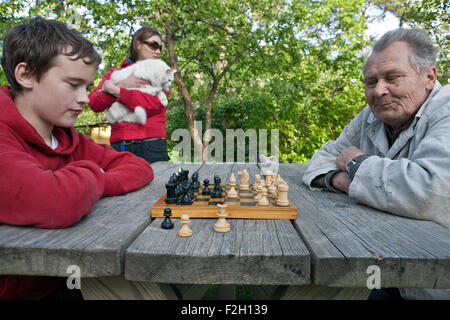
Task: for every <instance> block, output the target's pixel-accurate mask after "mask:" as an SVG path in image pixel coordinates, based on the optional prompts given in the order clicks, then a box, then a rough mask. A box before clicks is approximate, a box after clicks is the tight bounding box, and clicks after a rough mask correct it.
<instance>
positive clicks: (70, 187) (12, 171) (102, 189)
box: [0, 86, 154, 299]
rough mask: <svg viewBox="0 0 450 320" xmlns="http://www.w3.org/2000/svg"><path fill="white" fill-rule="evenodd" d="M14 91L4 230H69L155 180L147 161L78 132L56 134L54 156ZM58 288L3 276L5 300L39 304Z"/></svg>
mask: <svg viewBox="0 0 450 320" xmlns="http://www.w3.org/2000/svg"><path fill="white" fill-rule="evenodd" d="M9 89H10V88H9V87H7V86H1V87H0V168H1V171H2V172H1V174H0V224H1V223H5V224H11V225H33V226H36V227H38V228H49V229H56V228H66V227H69V226H71V225H73V224H74V223H76V222H78V221H79V220H80V219H81V218H82V217H83V216H85V215H87V214H89V213H90V212H91V210H92V207H93V205H94V204H95V203H96V202H97V201H98V200H99V199H100V198H101V197H102V196H113V195H118V194H122V193H126V192H130V191H134V190H137V189H139V188H141V187H142V186H144V185H146V184H147V183H149V182H150V181H152V180H153V177H154V176H153V169H152V167H151V166H150V165H149V164H148V163H147V162H146V161H145V160H144V159H141V158H138V157H136V156H134V155H133V154H131V153H129V152H116V151H115V150H114V149H113V148H111V147H110V146H108V145H100V144H96V143H95V142H94V141H93V140H92V139H91V138H89V137H86V136H84V135H82V134H81V133H79V132H78V131H76V130H75V129H74V128H67V129H65V128H60V127H55V128H54V129H53V135H54V136H55V137H56V139H57V140H58V147H57V148H56V149H55V150H53V149H52V148H50V147H49V146H47V144H46V143H45V142H44V140H43V139H42V138H41V136H40V135H39V134H38V133H37V131H36V130H35V129H34V128H33V127H32V126H31V124H30V123H29V122H28V121H26V120H25V119H24V118H23V117H22V116H21V114H20V113H19V111H18V110H17V108H16V106H15V104H14V101H13V100H12V98H11V95H10V94H9ZM101 169H102V170H103V171H104V173H103V172H102V170H101ZM56 283H58V284H59V283H60V282H58V281H56V280H55V279H54V278H50V277H35V276H28V277H25V276H0V299H33V298H40V297H42V296H44V295H45V294H47V293H49V292H51V291H52V290H53V289H54V288H55V285H56Z"/></svg>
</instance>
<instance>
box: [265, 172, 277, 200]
mask: <svg viewBox="0 0 450 320" xmlns="http://www.w3.org/2000/svg"><path fill="white" fill-rule="evenodd" d="M276 177H277V174H276V173H273V172H272V173H271V178H270V186H269V188H267V192H269V193H270V194H271V195H272V196H273V194H274V193H276V192H277V186H276V185H275V179H276Z"/></svg>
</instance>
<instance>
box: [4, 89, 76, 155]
mask: <svg viewBox="0 0 450 320" xmlns="http://www.w3.org/2000/svg"><path fill="white" fill-rule="evenodd" d="M10 90H11V87H9V86H6V85H3V86H0V123H3V124H4V125H6V126H7V127H10V128H11V129H12V130H13V131H14V132H15V133H17V134H18V135H20V137H21V138H22V139H23V140H24V141H25V142H26V143H28V144H30V145H34V147H35V148H37V149H39V150H40V151H41V152H42V153H44V154H47V155H66V154H71V153H72V152H73V151H74V149H75V148H76V147H77V145H78V142H79V137H78V133H77V131H76V130H75V128H73V127H72V128H60V127H54V128H53V132H52V133H53V135H54V136H55V138H56V139H57V140H58V147H57V148H56V149H55V150H53V149H52V148H51V147H49V146H48V145H47V144H46V143H45V142H44V139H42V137H41V136H40V135H39V134H38V132H37V131H36V129H35V128H34V127H33V126H32V125H31V124H30V123H29V122H28V121H27V120H26V119H25V118H24V117H22V115H21V114H20V112H19V110H17V107H16V105H15V103H14V100H13V98H12V96H11V94H10Z"/></svg>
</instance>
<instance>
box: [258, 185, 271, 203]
mask: <svg viewBox="0 0 450 320" xmlns="http://www.w3.org/2000/svg"><path fill="white" fill-rule="evenodd" d="M258 204H259V205H261V206H268V205H269V200H268V199H267V189H266V187H263V188H262V189H261V198H260V199H259V201H258Z"/></svg>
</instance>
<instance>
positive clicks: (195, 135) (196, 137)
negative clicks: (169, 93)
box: [166, 20, 208, 162]
mask: <svg viewBox="0 0 450 320" xmlns="http://www.w3.org/2000/svg"><path fill="white" fill-rule="evenodd" d="M166 41H167V50H168V53H169V62H170V66H171V68H173V69H175V70H177V71H179V70H180V69H179V67H178V64H177V56H176V54H175V38H174V30H173V23H172V21H170V20H166ZM175 82H176V84H177V86H178V89H179V90H180V93H181V96H182V97H183V102H184V108H185V112H186V120H187V124H188V128H189V133H190V134H191V139H192V141H193V143H194V150H196V151H197V153H198V154H195V155H194V156H195V158H196V159H199V160H201V161H203V162H204V161H207V160H208V159H205V158H204V157H203V155H202V154H203V145H202V139H201V138H200V133H199V132H198V130H197V128H196V127H195V126H194V122H195V114H194V108H193V106H192V99H191V96H190V94H189V91H188V90H187V88H186V84H185V83H184V80H183V78H182V77H181V74H180V72H176V73H175Z"/></svg>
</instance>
